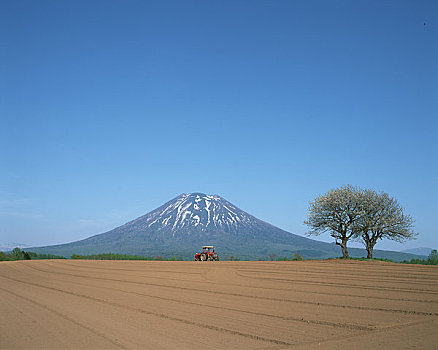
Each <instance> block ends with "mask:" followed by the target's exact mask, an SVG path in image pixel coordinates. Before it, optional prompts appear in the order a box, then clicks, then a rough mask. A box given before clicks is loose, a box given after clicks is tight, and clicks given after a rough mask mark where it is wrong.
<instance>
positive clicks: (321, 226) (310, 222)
mask: <svg viewBox="0 0 438 350" xmlns="http://www.w3.org/2000/svg"><path fill="white" fill-rule="evenodd" d="M361 206H362V202H361V191H360V189H359V188H357V187H354V186H351V185H346V186H342V187H340V188H335V189H332V190H330V191H328V192H327V193H326V194H323V195H320V196H318V197H316V198H315V199H314V200H313V201H311V202H310V203H309V208H308V216H307V220H306V221H304V223H305V224H306V225H307V226H309V227H310V228H311V231H310V232H309V233H308V234H309V235H316V236H318V235H320V234H322V233H325V232H329V233H330V235H331V236H332V237H333V238H334V239H335V242H336V244H337V245H339V246H340V247H341V250H342V256H343V257H344V258H348V256H349V255H348V249H347V242H348V241H349V240H350V239H351V238H355V237H357V236H358V235H359V233H360V229H361V227H360V226H359V225H358V224H357V222H358V220H360V218H361V213H362V208H361Z"/></svg>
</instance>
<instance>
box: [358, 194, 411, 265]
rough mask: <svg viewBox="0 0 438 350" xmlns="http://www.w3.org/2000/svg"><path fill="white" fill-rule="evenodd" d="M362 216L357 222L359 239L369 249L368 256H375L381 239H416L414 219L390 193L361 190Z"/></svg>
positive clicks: (370, 257)
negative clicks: (375, 247)
mask: <svg viewBox="0 0 438 350" xmlns="http://www.w3.org/2000/svg"><path fill="white" fill-rule="evenodd" d="M361 197H362V200H361V203H362V204H361V209H362V213H361V218H360V220H358V221H357V222H356V224H355V225H356V226H357V229H356V230H357V231H360V235H359V236H358V239H361V240H362V241H363V243H364V245H365V248H366V250H367V258H368V259H372V258H373V250H374V246H375V245H376V243H377V241H378V240H379V239H389V240H394V241H397V242H403V241H405V240H408V239H415V236H417V234H416V233H415V232H414V230H413V227H414V219H413V218H412V216H410V215H407V214H405V213H404V210H403V207H402V206H401V205H400V204H399V203H398V201H397V199H395V198H393V197H391V196H390V195H389V194H387V193H384V192H381V193H377V192H376V191H374V190H371V189H365V190H361Z"/></svg>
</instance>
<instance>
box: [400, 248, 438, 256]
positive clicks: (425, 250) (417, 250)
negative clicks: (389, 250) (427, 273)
mask: <svg viewBox="0 0 438 350" xmlns="http://www.w3.org/2000/svg"><path fill="white" fill-rule="evenodd" d="M431 251H432V248H427V247H421V248H412V249H405V250H402V252H403V253H410V254H417V255H424V256H428V255H429V254H430V252H431Z"/></svg>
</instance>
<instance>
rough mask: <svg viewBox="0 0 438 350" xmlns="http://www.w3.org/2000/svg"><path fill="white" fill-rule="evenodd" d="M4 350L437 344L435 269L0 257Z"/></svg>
mask: <svg viewBox="0 0 438 350" xmlns="http://www.w3.org/2000/svg"><path fill="white" fill-rule="evenodd" d="M0 348H1V349H18V348H20V349H25V348H27V349H79V348H82V349H111V348H123V349H125V348H126V349H194V348H197V349H201V348H207V349H210V348H216V349H289V348H298V349H355V350H358V349H438V267H435V266H417V265H401V264H391V263H380V262H359V261H338V260H331V261H302V262H301V261H298V262H258V261H257V262H255V261H253V262H243V261H242V262H225V261H221V262H158V261H84V260H46V261H14V262H1V263H0Z"/></svg>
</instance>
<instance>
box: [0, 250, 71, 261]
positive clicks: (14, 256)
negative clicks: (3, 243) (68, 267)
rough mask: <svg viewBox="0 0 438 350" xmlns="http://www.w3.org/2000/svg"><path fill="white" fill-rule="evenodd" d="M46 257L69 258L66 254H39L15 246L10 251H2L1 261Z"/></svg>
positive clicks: (41, 258) (42, 258) (0, 254)
mask: <svg viewBox="0 0 438 350" xmlns="http://www.w3.org/2000/svg"><path fill="white" fill-rule="evenodd" d="M45 259H67V258H66V257H65V256H60V255H53V254H37V253H34V252H26V251H24V250H21V249H20V248H14V249H12V251H11V252H10V253H5V252H0V261H13V260H45Z"/></svg>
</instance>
